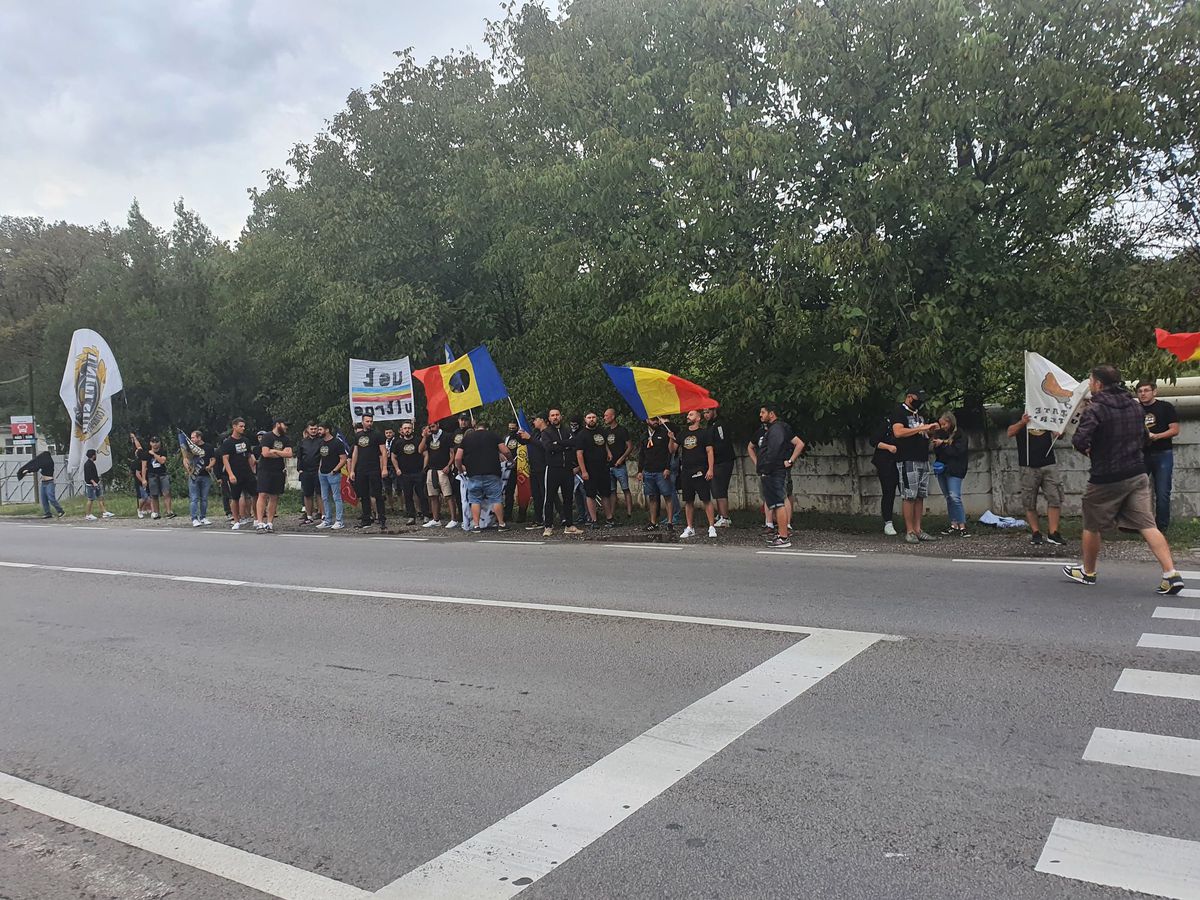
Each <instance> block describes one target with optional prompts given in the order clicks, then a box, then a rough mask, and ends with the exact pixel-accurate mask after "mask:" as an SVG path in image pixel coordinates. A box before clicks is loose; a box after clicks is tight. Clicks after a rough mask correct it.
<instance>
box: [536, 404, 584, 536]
mask: <svg viewBox="0 0 1200 900" xmlns="http://www.w3.org/2000/svg"><path fill="white" fill-rule="evenodd" d="M538 440H539V441H541V443H542V449H544V450H545V451H546V472H545V474H544V475H543V482H544V484H545V488H546V506H545V509H544V511H543V513H542V522H543V523H545V528H543V529H542V537H550V535H552V534H554V508H555V506H557V507H558V509H559V512H560V513H562V524H563V534H583V532H582V531H580V530H579V529H578V528H576V527H575V524H574V522H573V521H572V520H571V509H572V507H573V504H574V494H575V472H574V469H575V442H574V438H573V436H572V435H571V431H570V428H568V427H567V426H566V425H564V424H563V420H562V410H558V409H552V410H550V422H549V424H547V425H546V427H545V428H543V429H542V431H541V433H540V434H539V435H538Z"/></svg>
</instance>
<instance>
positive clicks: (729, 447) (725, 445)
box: [708, 419, 737, 463]
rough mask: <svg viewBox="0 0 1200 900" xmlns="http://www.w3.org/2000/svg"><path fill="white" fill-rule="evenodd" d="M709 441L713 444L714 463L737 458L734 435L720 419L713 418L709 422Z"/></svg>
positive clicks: (728, 461) (729, 461)
mask: <svg viewBox="0 0 1200 900" xmlns="http://www.w3.org/2000/svg"><path fill="white" fill-rule="evenodd" d="M708 441H709V443H710V444H712V448H713V462H714V463H731V462H733V461H734V460H735V459H736V458H737V454H736V453H734V450H733V436H732V435H731V434H730V433H729V429H728V428H726V427H725V423H724V422H722V421H721V420H720V419H713V421H712V422H711V423H710V424H709V426H708Z"/></svg>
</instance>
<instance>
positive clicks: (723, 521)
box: [717, 516, 733, 528]
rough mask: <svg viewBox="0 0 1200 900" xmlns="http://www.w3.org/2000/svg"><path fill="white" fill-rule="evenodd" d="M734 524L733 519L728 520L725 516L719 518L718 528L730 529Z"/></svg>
mask: <svg viewBox="0 0 1200 900" xmlns="http://www.w3.org/2000/svg"><path fill="white" fill-rule="evenodd" d="M732 524H733V519H729V518H726V517H725V516H717V527H718V528H728V527H729V526H730V525H732Z"/></svg>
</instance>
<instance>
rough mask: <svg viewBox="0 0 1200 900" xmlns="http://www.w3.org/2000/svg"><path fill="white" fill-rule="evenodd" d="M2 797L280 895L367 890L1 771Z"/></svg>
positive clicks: (331, 895)
mask: <svg viewBox="0 0 1200 900" xmlns="http://www.w3.org/2000/svg"><path fill="white" fill-rule="evenodd" d="M0 799H3V800H7V801H8V802H9V803H15V804H16V805H17V806H21V807H24V808H25V809H29V810H33V811H34V812H37V813H41V814H42V815H44V816H49V817H50V818H52V819H57V820H58V821H60V822H67V823H69V824H71V825H75V826H77V827H79V828H85V829H87V830H88V831H94V832H95V833H96V834H102V835H104V836H105V837H109V838H112V839H113V840H117V841H120V842H121V843H123V844H128V845H130V846H131V847H138V848H139V849H142V850H148V851H149V852H151V853H157V854H158V855H159V856H164V857H166V858H167V859H173V860H175V861H176V862H180V863H183V864H184V865H185V866H191V867H192V868H193V869H199V870H201V871H202V872H209V873H211V874H213V875H218V876H220V877H221V878H226V879H228V880H229V881H235V882H237V883H238V884H244V885H246V886H247V887H250V888H254V889H255V890H258V891H262V892H263V893H265V894H269V895H271V896H272V897H280V898H283V900H326V898H328V900H365V898H367V897H370V896H371V892H370V891H364V890H362V889H361V888H356V887H352V886H351V885H348V884H343V883H342V882H340V881H334V880H333V879H331V878H326V877H325V876H324V875H316V874H313V873H312V872H305V871H304V870H303V869H297V868H296V867H294V866H289V865H287V864H285V863H280V862H275V861H274V860H271V859H266V858H264V857H261V856H255V855H254V854H253V853H247V852H246V851H245V850H238V849H237V848H236V847H229V846H226V845H225V844H219V843H217V842H216V841H210V840H208V839H207V838H202V837H197V836H196V835H194V834H188V833H187V832H186V831H179V830H178V829H175V828H171V827H169V826H167V825H160V824H159V823H157V822H151V821H149V820H147V819H142V818H139V817H138V816H134V815H130V814H129V813H124V812H121V811H119V810H116V809H109V808H108V807H105V806H98V805H97V804H95V803H91V802H89V801H87V800H80V799H79V798H78V797H72V796H70V795H69V794H63V793H61V792H59V791H55V790H51V789H50V788H47V787H42V786H41V785H40V784H33V783H32V782H29V781H24V780H22V779H20V778H14V777H13V776H12V775H7V774H5V773H3V772H0Z"/></svg>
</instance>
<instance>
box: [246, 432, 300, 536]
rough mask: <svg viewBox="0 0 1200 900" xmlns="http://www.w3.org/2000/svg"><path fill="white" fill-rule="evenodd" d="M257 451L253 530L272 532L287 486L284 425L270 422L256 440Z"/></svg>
mask: <svg viewBox="0 0 1200 900" xmlns="http://www.w3.org/2000/svg"><path fill="white" fill-rule="evenodd" d="M259 452H260V455H261V456H262V462H260V463H259V466H258V508H257V510H256V512H255V517H254V530H255V531H262V532H273V531H274V530H275V514H276V513H277V512H278V511H279V498H280V496H281V495H282V494H283V490H284V488H285V487H286V486H287V484H286V482H287V471H286V469H287V460H289V459H291V458H292V441H291V438H289V437H288V427H287V423H286V422H283V421H282V420H279V419H276V420H275V421H274V422H272V423H271V430H270V431H268V432H267V433H266V434H264V435H263V436H262V439H261V440H260V441H259Z"/></svg>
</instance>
